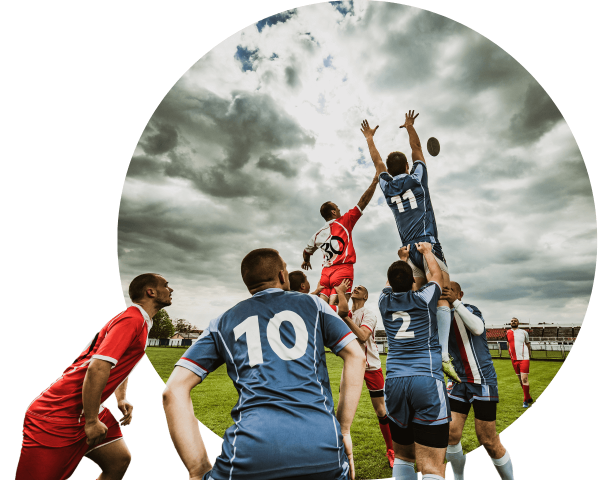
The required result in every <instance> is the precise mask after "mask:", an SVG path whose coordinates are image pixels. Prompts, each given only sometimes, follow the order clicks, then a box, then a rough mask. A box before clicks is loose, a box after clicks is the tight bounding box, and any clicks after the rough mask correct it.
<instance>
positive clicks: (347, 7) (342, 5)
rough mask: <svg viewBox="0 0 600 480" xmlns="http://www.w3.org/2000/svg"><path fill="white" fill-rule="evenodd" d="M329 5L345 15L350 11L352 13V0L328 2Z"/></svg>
mask: <svg viewBox="0 0 600 480" xmlns="http://www.w3.org/2000/svg"><path fill="white" fill-rule="evenodd" d="M329 3H331V5H333V6H334V7H335V9H336V10H337V11H338V12H340V13H341V14H342V15H344V16H346V15H347V14H349V13H351V14H353V15H354V2H353V1H352V0H350V1H349V2H329Z"/></svg>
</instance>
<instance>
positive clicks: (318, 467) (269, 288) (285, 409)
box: [163, 248, 365, 480]
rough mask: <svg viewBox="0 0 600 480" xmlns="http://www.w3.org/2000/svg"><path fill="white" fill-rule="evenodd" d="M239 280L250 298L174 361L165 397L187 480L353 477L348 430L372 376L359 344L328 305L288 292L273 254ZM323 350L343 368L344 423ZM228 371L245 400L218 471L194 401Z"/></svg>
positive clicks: (246, 265)
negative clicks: (217, 373)
mask: <svg viewBox="0 0 600 480" xmlns="http://www.w3.org/2000/svg"><path fill="white" fill-rule="evenodd" d="M242 279H243V281H244V283H245V284H246V287H247V288H248V290H249V292H250V294H251V295H252V297H251V298H249V299H247V300H244V301H242V302H240V303H238V304H237V305H236V306H235V307H233V308H231V309H229V310H227V311H226V312H225V313H223V314H222V315H220V316H219V317H217V318H216V319H214V320H212V321H211V322H210V325H209V327H208V328H207V329H206V330H205V331H204V333H203V335H202V336H201V337H200V338H199V339H198V340H197V341H196V343H195V344H194V345H192V346H191V347H190V348H189V349H188V350H187V351H186V352H185V353H184V355H183V356H182V357H181V359H180V360H179V361H178V362H177V364H176V367H175V369H174V370H173V373H172V374H171V376H170V378H169V380H168V382H167V387H166V389H165V392H164V394H163V402H164V407H165V413H166V416H167V422H168V424H169V431H170V433H171V438H172V439H173V443H174V444H175V448H176V449H177V452H178V453H179V456H180V457H181V459H182V461H183V463H184V464H185V466H186V467H187V469H188V471H189V473H190V480H200V479H203V480H211V479H213V480H225V479H232V480H235V479H248V480H249V479H257V478H260V479H261V480H270V479H295V480H312V479H315V480H316V479H323V480H328V479H331V480H349V479H350V478H354V464H353V460H352V440H351V438H350V425H351V423H352V419H353V417H354V413H355V412H356V408H357V406H358V401H359V399H360V394H361V390H362V379H363V375H364V369H365V358H364V354H363V352H362V350H361V348H360V347H359V345H358V342H357V341H356V336H355V335H354V334H353V333H352V332H351V331H350V329H349V328H348V327H347V326H346V324H345V323H344V322H343V321H342V320H341V319H340V318H339V317H338V316H337V315H335V313H334V312H333V310H332V309H331V307H330V306H329V305H327V304H326V303H325V302H324V301H323V300H322V299H320V298H319V297H317V296H315V295H305V294H302V293H298V292H290V291H289V277H288V272H287V269H286V264H285V262H284V261H283V259H282V258H281V257H280V256H279V253H278V252H277V251H276V250H273V249H267V248H261V249H258V250H253V251H252V252H250V253H249V254H248V255H246V257H245V258H244V260H243V261H242ZM324 347H329V348H330V349H331V350H332V351H333V352H334V353H335V354H337V355H339V356H340V357H341V358H342V359H343V361H344V371H343V374H342V379H343V384H342V388H341V390H340V399H339V403H338V410H337V418H336V415H335V412H334V408H333V397H332V394H331V388H330V385H329V376H328V373H327V365H326V362H325V350H324ZM223 363H225V364H226V366H227V373H228V375H229V377H230V378H231V380H232V381H233V383H234V385H235V387H236V389H237V391H238V394H239V399H238V402H237V404H236V405H235V407H234V408H233V410H232V411H231V417H232V419H233V421H234V425H232V426H231V427H229V428H228V429H227V430H226V432H225V436H224V439H223V448H222V452H221V455H220V456H219V457H218V458H217V459H216V461H215V464H214V465H211V464H210V462H209V460H208V457H207V454H206V449H205V447H204V444H203V443H202V438H201V437H200V431H199V428H198V422H197V420H196V419H195V417H194V409H193V406H192V402H191V399H190V392H191V390H192V388H194V387H195V386H196V385H198V384H199V383H200V382H201V381H202V380H203V379H204V378H205V377H206V375H208V373H210V372H212V371H214V370H215V369H216V368H218V367H219V366H220V365H222V364H223Z"/></svg>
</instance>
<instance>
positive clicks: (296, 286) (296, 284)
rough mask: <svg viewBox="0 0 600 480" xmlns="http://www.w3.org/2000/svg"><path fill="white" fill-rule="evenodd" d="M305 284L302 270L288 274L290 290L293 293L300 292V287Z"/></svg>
mask: <svg viewBox="0 0 600 480" xmlns="http://www.w3.org/2000/svg"><path fill="white" fill-rule="evenodd" d="M304 282H306V275H305V274H304V272H303V271H302V270H295V271H293V272H290V290H293V291H294V292H298V291H300V286H301V285H302V284H303V283H304Z"/></svg>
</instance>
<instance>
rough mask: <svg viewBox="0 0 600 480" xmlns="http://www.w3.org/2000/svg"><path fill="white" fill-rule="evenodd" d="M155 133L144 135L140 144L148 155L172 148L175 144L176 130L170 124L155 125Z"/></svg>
mask: <svg viewBox="0 0 600 480" xmlns="http://www.w3.org/2000/svg"><path fill="white" fill-rule="evenodd" d="M157 130H158V131H156V132H155V133H150V134H148V135H146V136H145V137H144V138H143V140H142V141H141V142H140V146H141V147H142V148H143V149H144V151H145V152H146V153H147V154H148V155H159V154H161V153H165V152H168V151H169V150H172V149H173V148H175V146H176V145H177V140H178V135H177V130H175V128H174V127H172V126H171V125H157Z"/></svg>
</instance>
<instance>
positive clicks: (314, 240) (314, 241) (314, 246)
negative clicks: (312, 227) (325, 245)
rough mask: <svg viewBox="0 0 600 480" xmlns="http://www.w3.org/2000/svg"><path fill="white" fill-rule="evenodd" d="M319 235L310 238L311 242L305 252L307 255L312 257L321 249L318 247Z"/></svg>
mask: <svg viewBox="0 0 600 480" xmlns="http://www.w3.org/2000/svg"><path fill="white" fill-rule="evenodd" d="M317 235H318V233H317V234H315V235H313V236H312V237H310V240H309V241H308V243H307V244H306V247H304V251H305V252H306V253H308V254H309V255H312V254H313V253H315V252H316V251H317V249H318V248H319V246H318V245H317Z"/></svg>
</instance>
